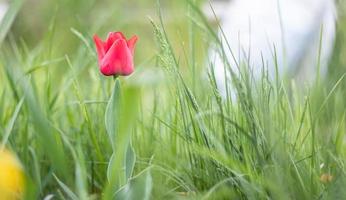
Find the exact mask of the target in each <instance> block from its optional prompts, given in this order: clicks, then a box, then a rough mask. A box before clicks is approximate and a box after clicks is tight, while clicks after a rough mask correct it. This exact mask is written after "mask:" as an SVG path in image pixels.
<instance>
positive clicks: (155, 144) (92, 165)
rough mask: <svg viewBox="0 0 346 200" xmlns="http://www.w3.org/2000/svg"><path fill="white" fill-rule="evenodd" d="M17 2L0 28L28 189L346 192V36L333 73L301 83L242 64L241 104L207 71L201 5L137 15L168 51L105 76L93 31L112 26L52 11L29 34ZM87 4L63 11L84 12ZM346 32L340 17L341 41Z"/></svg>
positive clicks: (128, 195)
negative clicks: (258, 75)
mask: <svg viewBox="0 0 346 200" xmlns="http://www.w3.org/2000/svg"><path fill="white" fill-rule="evenodd" d="M14 2H17V3H18V4H15V3H14V4H13V7H12V10H10V11H9V14H8V15H7V16H8V18H6V20H5V21H4V24H3V25H2V26H0V27H5V28H1V30H0V36H1V37H0V39H1V38H2V37H5V36H7V37H6V40H5V41H4V42H3V43H1V44H2V46H1V53H0V67H1V68H0V84H1V88H0V138H1V142H2V144H3V145H5V146H6V148H8V149H11V150H12V151H14V152H16V153H17V155H18V156H19V158H20V160H21V162H22V164H23V166H24V168H25V171H26V175H27V180H28V181H27V194H26V195H27V196H26V199H43V198H44V197H46V196H48V195H50V194H52V195H54V196H55V198H56V199H114V198H116V199H342V198H343V197H345V196H346V194H345V191H344V188H345V185H346V179H345V178H346V177H345V167H344V162H345V156H346V155H345V153H346V152H345V150H346V149H345V144H344V134H345V131H346V127H345V126H346V125H345V124H346V122H345V120H346V119H345V111H346V109H345V108H346V107H345V89H346V88H345V74H344V73H343V72H342V71H343V69H342V68H341V67H339V69H336V68H337V67H338V66H339V65H341V63H342V62H343V59H342V57H341V56H340V55H342V52H343V51H344V50H343V46H342V45H341V44H342V42H339V43H337V48H336V49H337V50H336V52H335V55H334V56H333V60H332V64H331V65H333V66H335V67H334V68H333V70H332V72H331V73H330V74H331V75H330V76H329V77H327V78H325V79H321V80H319V81H317V82H316V84H313V85H312V86H309V87H308V86H307V87H306V88H307V89H306V90H304V92H303V91H301V89H300V86H297V85H296V83H294V82H292V83H291V82H289V83H286V82H285V81H284V80H281V79H280V77H277V80H275V81H271V80H270V79H268V78H267V77H266V76H265V74H264V75H263V77H262V79H261V81H259V82H253V81H251V74H249V73H248V72H245V73H244V74H243V75H242V76H243V77H245V78H242V79H241V78H240V77H234V81H235V84H236V85H237V87H236V95H237V98H238V100H237V101H234V100H232V98H222V97H221V95H220V94H219V93H218V91H217V89H216V83H215V77H214V75H213V73H212V71H211V72H210V73H209V74H208V75H205V74H206V71H207V70H206V68H207V67H208V66H205V65H206V64H205V59H204V57H205V55H207V48H206V47H207V46H208V41H214V42H217V37H216V34H215V32H213V29H212V27H210V26H209V25H208V24H207V23H206V21H205V20H204V19H203V16H201V13H200V11H199V10H198V9H197V7H196V6H195V5H194V4H191V3H190V4H188V3H185V4H184V3H182V2H180V1H179V3H176V4H173V5H174V6H172V7H176V8H179V9H181V8H182V7H183V8H184V9H186V10H187V11H188V16H184V17H183V19H184V20H182V22H180V23H181V24H180V25H179V26H178V27H180V28H181V31H180V28H178V30H179V31H172V30H174V29H175V27H177V26H176V25H175V24H168V25H167V24H166V21H165V18H164V17H165V11H166V10H165V8H167V7H165V5H162V6H161V7H162V9H163V11H162V14H161V13H160V12H159V17H156V18H154V19H153V20H152V21H151V20H150V19H148V20H147V22H145V23H146V24H147V26H146V29H145V30H143V33H141V32H140V31H141V30H137V29H135V28H134V27H135V26H137V24H135V25H133V26H134V27H132V28H130V29H126V30H127V31H128V30H133V32H131V33H136V34H143V35H149V36H150V38H147V37H144V39H141V41H140V43H141V42H143V43H144V44H153V43H154V41H155V44H156V46H157V48H156V47H153V46H144V45H139V46H138V48H137V53H138V58H137V60H136V63H137V66H136V72H135V73H134V74H133V75H132V76H130V77H126V78H120V79H119V80H117V81H114V80H113V79H112V78H106V77H103V76H102V75H100V74H99V72H98V69H97V62H96V54H95V50H94V47H93V44H92V39H91V36H92V34H93V33H94V31H96V30H100V33H103V30H107V31H109V30H108V29H107V28H105V27H110V28H111V29H112V30H113V29H114V27H112V25H110V24H107V23H105V24H102V23H103V22H100V20H99V19H96V20H94V21H92V24H90V26H91V28H90V30H88V29H87V28H86V27H79V28H78V26H82V24H86V23H87V22H86V21H82V22H73V23H72V22H71V23H72V24H71V27H73V28H72V29H71V27H68V28H66V29H59V25H60V23H61V21H59V20H58V19H57V20H54V17H58V15H55V16H53V20H49V22H48V23H47V27H48V31H47V32H46V33H45V34H43V35H42V38H40V39H37V38H36V39H35V38H30V37H28V38H25V37H23V38H20V37H17V36H18V34H20V33H21V32H20V31H16V29H18V27H17V28H16V26H18V25H16V23H15V24H14V29H13V31H14V33H11V31H9V29H8V28H9V26H10V24H11V22H12V20H13V19H14V16H15V15H16V12H17V10H18V8H19V6H18V5H19V4H20V2H21V1H19V0H17V1H14ZM76 2H77V3H76V5H70V6H72V8H66V11H65V12H69V9H70V10H71V11H73V8H74V7H73V6H76V7H78V8H80V9H84V8H83V7H81V6H82V3H80V2H79V1H76ZM149 2H150V1H148V2H147V1H146V2H144V1H143V6H144V5H150V4H149ZM177 2H178V1H177ZM88 3H90V5H94V4H93V3H95V2H94V1H91V0H90V1H89V0H88ZM88 5H89V4H86V6H88ZM182 5H183V6H182ZM24 6H25V5H24ZM104 7H106V6H104ZM104 7H103V9H104ZM115 10H117V9H115ZM83 12H84V11H83ZM97 13H100V12H97ZM114 15H115V14H114V12H113V11H112V12H110V16H112V17H113V16H114ZM20 16H21V15H19V21H18V23H23V22H21V21H20V20H23V18H20ZM82 16H83V15H82ZM122 20H123V19H121V18H120V19H119V21H122ZM340 20H343V19H342V18H341V19H340ZM150 21H151V25H150ZM67 23H69V22H67ZM79 23H80V24H79ZM101 26H104V28H101V29H100V27H101ZM182 27H185V28H182ZM119 28H123V27H121V26H120V27H119ZM147 30H149V31H150V32H149V33H150V34H149V33H148V32H145V31H147ZM343 30H344V29H343V27H342V25H340V26H339V33H338V40H339V41H342V38H343V37H344V35H346V33H345V32H344V31H343ZM61 32H64V34H61V35H59V34H57V33H61ZM152 33H153V34H152ZM177 35H178V36H177ZM64 37H66V41H73V42H72V43H73V44H75V45H73V44H66V52H65V49H64V46H63V45H61V41H64ZM154 38H155V39H154ZM142 40H144V41H142ZM0 41H1V40H0ZM32 41H38V42H37V43H36V44H35V45H32V44H30V43H31V42H32ZM140 43H139V44H140ZM71 46H72V47H71ZM149 47H150V49H148V50H147V48H149ZM209 67H212V64H211V66H209ZM143 77H144V78H143ZM328 177H332V178H328Z"/></svg>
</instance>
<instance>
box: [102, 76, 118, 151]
mask: <svg viewBox="0 0 346 200" xmlns="http://www.w3.org/2000/svg"><path fill="white" fill-rule="evenodd" d="M120 98H121V95H120V82H119V80H116V81H115V85H114V88H113V92H112V95H111V98H110V99H109V102H108V104H107V108H106V116H105V123H106V130H107V134H108V137H109V139H110V141H111V143H112V147H113V150H115V143H116V133H117V131H118V128H119V126H118V122H119V113H120Z"/></svg>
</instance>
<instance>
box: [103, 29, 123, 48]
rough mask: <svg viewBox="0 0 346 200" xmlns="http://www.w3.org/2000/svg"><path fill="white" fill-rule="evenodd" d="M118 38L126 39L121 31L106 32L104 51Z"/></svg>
mask: <svg viewBox="0 0 346 200" xmlns="http://www.w3.org/2000/svg"><path fill="white" fill-rule="evenodd" d="M118 39H124V40H126V38H125V36H124V34H123V33H121V32H110V33H108V37H107V41H106V48H105V51H106V52H107V51H108V50H109V49H110V48H111V47H112V45H113V43H114V42H115V41H117V40H118Z"/></svg>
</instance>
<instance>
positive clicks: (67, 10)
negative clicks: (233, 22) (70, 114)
mask: <svg viewBox="0 0 346 200" xmlns="http://www.w3.org/2000/svg"><path fill="white" fill-rule="evenodd" d="M230 1H231V0H212V1H205V0H196V1H195V2H196V3H197V4H198V5H199V6H200V8H201V9H202V11H203V12H204V14H205V15H206V17H207V18H208V20H209V21H210V23H211V24H214V27H215V28H216V23H215V22H216V18H215V16H214V14H213V12H212V10H211V9H210V5H212V7H213V9H214V10H215V13H216V15H217V17H218V18H221V16H222V14H223V13H224V12H227V11H226V10H225V8H227V5H228V4H229V2H230ZM9 2H10V1H9V0H0V17H1V16H2V15H3V14H4V11H5V10H6V4H8V3H9ZM157 2H158V1H156V0H116V1H112V0H75V1H70V0H54V1H43V0H26V1H25V2H24V6H23V8H22V9H21V10H20V13H19V15H18V17H17V18H16V20H15V23H14V25H13V28H12V35H13V38H14V39H15V40H17V41H18V40H22V41H25V44H26V45H28V47H29V48H34V47H35V46H36V45H37V44H38V43H39V42H40V41H42V39H43V37H44V36H46V35H47V33H48V32H49V30H50V29H53V28H54V31H51V32H54V35H53V36H52V42H53V44H54V48H53V50H54V55H55V56H59V55H64V54H69V53H72V52H74V51H75V50H76V48H77V47H78V46H79V45H80V40H76V38H75V35H74V34H72V32H71V28H73V29H76V30H78V31H79V32H81V33H83V34H84V33H85V34H87V35H88V37H92V35H93V34H95V33H97V34H99V35H100V36H101V37H103V38H105V37H106V35H107V33H108V32H110V31H119V30H120V31H124V32H125V34H126V35H127V37H130V36H131V35H133V34H137V35H139V37H140V42H139V43H138V48H137V54H136V61H137V63H138V62H139V63H142V62H145V61H147V60H148V58H151V57H152V56H154V54H155V52H156V48H155V45H153V44H154V42H155V41H154V35H153V30H152V26H151V24H150V21H149V19H150V18H153V19H157V7H158V6H157ZM159 2H160V6H161V9H162V13H163V17H164V22H165V25H166V28H167V32H168V33H169V36H170V39H171V40H172V41H177V42H172V44H173V45H174V46H175V47H176V49H177V53H178V54H179V52H181V51H182V50H181V47H182V46H183V45H184V44H183V43H185V44H188V43H189V42H190V41H189V38H191V37H189V30H188V27H189V23H191V21H193V16H192V15H190V14H191V13H189V10H188V4H187V1H186V0H174V1H170V0H161V1H159ZM336 3H337V9H338V23H337V39H336V43H335V44H336V45H335V51H334V54H333V58H332V65H333V66H336V65H337V66H345V65H346V59H345V58H344V57H346V53H345V52H346V50H345V47H344V45H343V44H344V41H345V38H346V33H345V31H344V30H345V26H346V25H345V24H346V23H345V22H346V20H345V12H344V10H345V5H346V3H345V1H344V0H339V1H336ZM189 18H190V19H191V21H189V20H187V19H189ZM215 30H216V29H215ZM190 34H191V33H190ZM194 38H195V39H197V40H198V42H197V46H203V45H208V41H205V40H208V39H207V37H200V35H198V34H197V33H196V35H194ZM200 50H201V51H199V52H198V54H197V58H198V57H199V58H200V59H201V60H200V62H203V58H205V55H206V51H203V50H202V49H200ZM204 50H205V49H204ZM343 68H345V67H343ZM331 71H332V74H333V73H340V71H339V67H333V69H331Z"/></svg>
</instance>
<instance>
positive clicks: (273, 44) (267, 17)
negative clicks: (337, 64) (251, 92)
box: [204, 0, 336, 94]
mask: <svg viewBox="0 0 346 200" xmlns="http://www.w3.org/2000/svg"><path fill="white" fill-rule="evenodd" d="M210 3H211V5H212V7H213V9H214V10H215V12H216V14H217V17H218V18H219V19H220V21H221V23H220V24H221V27H222V29H223V32H224V33H225V37H226V38H225V37H223V36H221V34H220V38H221V40H222V42H223V46H224V49H225V58H226V59H227V60H228V62H229V63H230V66H231V69H232V70H233V71H234V72H235V73H236V74H238V75H239V70H238V67H237V63H238V64H240V63H246V64H245V65H247V63H248V64H249V65H250V68H251V71H252V72H253V74H254V78H255V79H257V80H258V79H259V78H260V77H261V72H262V69H263V65H264V66H266V67H267V68H268V72H269V76H270V77H271V78H273V77H274V76H275V72H276V70H275V59H274V55H275V54H276V57H277V63H278V70H279V74H280V75H283V74H289V75H290V76H292V77H293V78H294V79H296V80H297V81H298V82H299V83H303V82H309V81H311V80H313V79H314V78H315V76H316V74H317V69H318V66H320V72H321V74H322V76H323V75H324V74H326V72H327V67H328V61H329V59H330V57H331V54H332V52H333V48H334V39H335V26H336V8H335V2H334V0H212V1H211V2H210ZM204 11H205V13H206V15H207V16H208V17H209V18H210V19H211V20H212V19H215V16H214V15H213V14H212V11H211V8H210V6H209V2H208V4H206V5H205V7H204ZM225 39H227V41H228V43H229V46H230V49H231V51H232V53H233V54H234V58H235V59H234V58H233V57H232V55H231V52H230V51H229V48H228V47H227V45H226V40H225ZM319 49H321V51H320V53H319ZM319 55H320V56H319ZM319 58H320V59H319ZM209 62H211V63H213V64H214V69H215V75H216V78H217V82H218V88H219V89H220V90H221V92H222V93H223V94H225V81H227V82H228V83H229V84H231V80H229V78H230V77H229V72H227V71H228V70H226V71H225V70H224V69H225V68H224V59H222V56H220V52H219V50H217V48H216V49H212V50H210V57H209ZM263 63H264V64H263ZM225 73H226V74H227V75H226V77H227V79H226V80H225Z"/></svg>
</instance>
